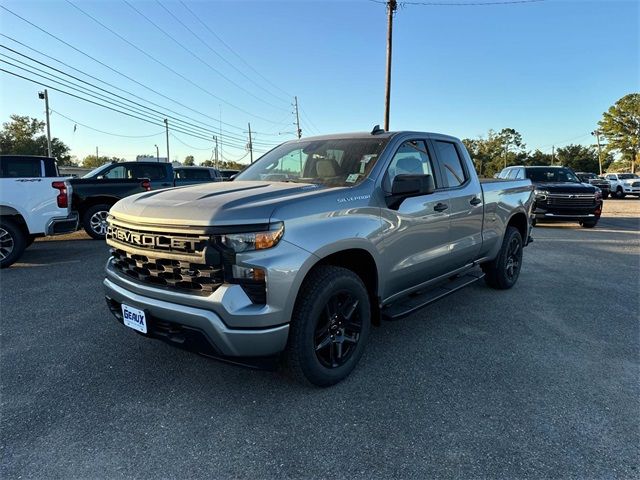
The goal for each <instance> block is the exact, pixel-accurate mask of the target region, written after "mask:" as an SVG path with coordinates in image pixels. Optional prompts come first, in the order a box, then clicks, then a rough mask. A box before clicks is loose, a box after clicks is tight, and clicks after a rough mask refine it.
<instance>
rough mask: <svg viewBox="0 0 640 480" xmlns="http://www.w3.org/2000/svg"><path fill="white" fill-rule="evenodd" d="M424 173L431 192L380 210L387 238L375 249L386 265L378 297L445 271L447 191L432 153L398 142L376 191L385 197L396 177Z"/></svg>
mask: <svg viewBox="0 0 640 480" xmlns="http://www.w3.org/2000/svg"><path fill="white" fill-rule="evenodd" d="M411 173H413V174H430V175H432V176H433V177H434V180H435V184H436V191H435V192H434V193H432V194H430V195H420V196H416V197H409V198H405V199H404V200H402V201H401V203H400V204H399V205H391V206H389V205H387V206H386V207H384V206H383V208H382V209H381V215H382V220H383V222H385V223H387V224H388V225H389V226H388V227H387V228H389V230H390V232H391V233H390V235H388V237H387V238H386V239H384V240H383V241H382V242H381V244H380V249H381V254H382V258H383V259H384V261H385V262H386V268H385V271H387V272H388V274H387V278H386V279H385V291H384V292H383V295H384V298H389V297H390V296H392V295H395V294H397V293H400V292H402V291H404V290H407V289H409V288H411V287H414V286H416V285H419V284H421V283H424V282H426V281H428V280H431V279H432V278H435V277H438V276H440V275H442V274H443V273H446V272H447V271H448V269H449V260H448V255H447V253H448V250H449V212H450V209H449V192H448V191H447V189H445V188H443V185H442V183H441V181H442V180H441V178H440V176H439V173H438V170H437V169H436V166H435V160H434V156H433V152H432V151H430V150H429V148H428V146H427V142H426V141H425V139H422V138H416V139H412V140H406V141H404V142H403V143H402V144H401V145H400V146H399V148H397V150H396V151H395V153H394V155H393V158H392V160H391V163H390V164H389V166H388V167H387V171H386V173H385V174H384V176H383V179H382V190H383V191H384V192H385V194H387V198H389V197H388V194H390V193H391V185H392V182H393V179H394V177H395V176H396V175H399V174H411Z"/></svg>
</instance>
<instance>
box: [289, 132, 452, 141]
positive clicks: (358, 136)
mask: <svg viewBox="0 0 640 480" xmlns="http://www.w3.org/2000/svg"><path fill="white" fill-rule="evenodd" d="M400 135H416V136H420V137H425V138H432V137H434V138H435V137H438V138H444V139H449V140H456V141H458V138H456V137H453V136H451V135H446V134H444V133H436V132H418V131H413V130H398V131H394V132H384V131H381V132H379V133H376V134H372V133H371V132H349V133H333V134H327V135H317V136H313V137H302V138H296V139H293V140H289V141H288V142H286V143H294V142H308V141H315V140H336V139H350V138H353V139H365V138H375V137H379V138H387V139H390V138H393V137H396V136H400Z"/></svg>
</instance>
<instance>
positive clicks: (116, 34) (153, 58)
mask: <svg viewBox="0 0 640 480" xmlns="http://www.w3.org/2000/svg"><path fill="white" fill-rule="evenodd" d="M125 1H126V0H125ZM66 2H67V3H68V4H69V5H71V6H72V7H74V8H75V9H76V10H78V11H79V12H80V13H82V14H83V15H85V16H87V17H88V18H90V19H91V20H93V21H94V22H95V23H97V24H98V25H100V26H101V27H102V28H104V29H105V30H107V31H109V32H111V33H112V34H113V35H115V36H116V37H118V38H119V39H120V40H122V41H123V42H125V43H126V44H127V45H129V46H131V47H132V48H134V49H136V50H137V51H139V52H140V53H142V54H143V55H144V56H146V57H148V58H150V59H151V60H153V61H154V62H156V63H157V64H158V65H161V66H162V67H164V68H166V69H167V70H169V71H170V72H171V73H173V74H174V75H176V76H178V77H180V78H181V79H183V80H184V81H185V82H187V83H189V84H190V85H193V86H194V87H196V88H197V89H198V90H200V91H202V92H203V93H206V94H207V95H209V96H210V97H212V98H215V99H216V100H218V101H219V102H222V103H224V104H225V105H228V106H230V107H231V108H235V109H236V110H238V111H239V112H242V113H244V114H245V115H250V116H252V117H255V118H258V119H260V120H262V121H264V122H268V123H271V120H269V119H268V118H265V117H262V116H260V115H255V114H253V113H251V112H249V111H247V110H245V109H243V108H241V107H239V106H237V105H234V104H233V103H231V102H228V101H227V100H225V99H223V98H222V97H219V96H217V95H216V94H215V93H213V92H211V91H210V90H207V89H206V88H204V87H202V86H201V85H199V84H197V83H196V82H194V81H193V80H191V79H190V78H189V77H186V76H185V75H183V74H181V73H180V72H178V71H177V70H175V69H174V68H172V67H170V66H169V65H167V64H166V63H164V62H163V61H162V60H159V59H157V58H156V57H154V56H153V55H151V54H150V53H148V52H147V51H145V50H144V49H142V48H140V47H138V46H137V45H136V44H134V43H133V42H131V41H129V40H127V39H126V38H125V37H123V36H122V35H120V34H119V33H118V32H116V31H115V30H113V29H112V28H110V27H108V26H107V25H105V24H104V23H102V22H101V21H100V20H98V19H97V18H95V17H94V16H92V15H91V14H89V13H88V12H86V11H84V10H83V9H82V8H80V7H79V6H77V5H76V4H74V3H73V2H71V0H66ZM128 5H130V4H128ZM132 8H133V7H132ZM134 10H136V9H135V8H134ZM136 11H137V10H136ZM154 25H155V24H154ZM157 28H160V27H157Z"/></svg>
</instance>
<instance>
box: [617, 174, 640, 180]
mask: <svg viewBox="0 0 640 480" xmlns="http://www.w3.org/2000/svg"><path fill="white" fill-rule="evenodd" d="M618 178H619V179H620V180H630V179H632V178H638V175H636V174H635V173H621V174H619V175H618Z"/></svg>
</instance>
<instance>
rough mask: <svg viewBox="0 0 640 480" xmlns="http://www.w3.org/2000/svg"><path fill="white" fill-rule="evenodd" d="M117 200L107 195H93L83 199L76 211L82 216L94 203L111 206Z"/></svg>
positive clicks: (117, 199)
mask: <svg viewBox="0 0 640 480" xmlns="http://www.w3.org/2000/svg"><path fill="white" fill-rule="evenodd" d="M119 200H120V199H119V198H117V197H111V196H109V195H99V196H95V197H90V198H87V199H86V200H84V201H83V202H82V203H81V204H80V205H79V206H78V213H79V214H80V217H82V216H83V215H84V214H85V213H86V212H87V210H89V209H90V208H91V207H95V206H96V205H101V204H105V205H110V206H113V205H115V204H116V202H118V201H119Z"/></svg>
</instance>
